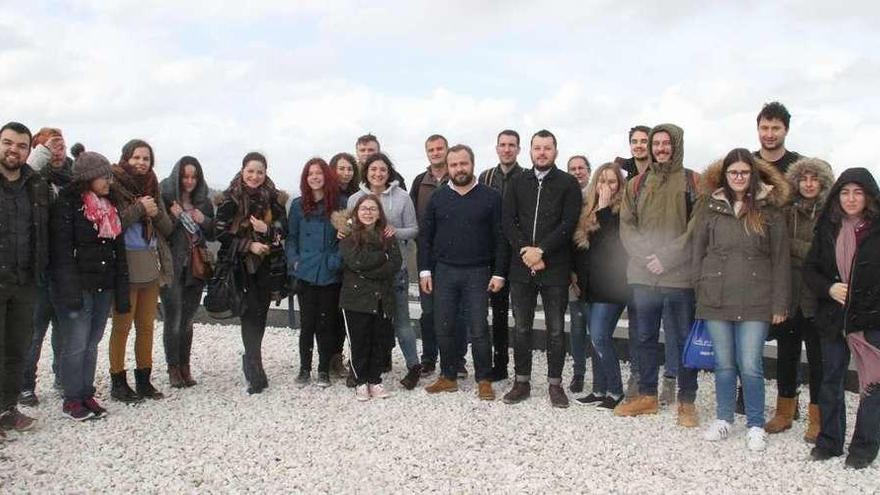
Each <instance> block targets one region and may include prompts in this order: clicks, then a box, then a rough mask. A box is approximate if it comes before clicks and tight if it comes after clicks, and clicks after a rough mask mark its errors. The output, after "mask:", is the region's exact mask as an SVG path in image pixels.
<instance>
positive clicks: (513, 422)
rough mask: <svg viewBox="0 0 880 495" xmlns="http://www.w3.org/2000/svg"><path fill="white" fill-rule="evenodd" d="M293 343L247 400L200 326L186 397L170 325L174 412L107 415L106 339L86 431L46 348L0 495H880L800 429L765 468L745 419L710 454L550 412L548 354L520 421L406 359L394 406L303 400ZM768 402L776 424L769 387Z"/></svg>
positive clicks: (347, 397) (284, 338) (584, 412)
mask: <svg viewBox="0 0 880 495" xmlns="http://www.w3.org/2000/svg"><path fill="white" fill-rule="evenodd" d="M109 331H110V330H109V326H108V329H107V336H109ZM296 335H297V334H296V332H295V331H291V330H288V329H270V330H269V331H268V332H267V335H266V340H265V342H264V359H265V368H266V372H267V373H268V375H269V388H268V389H267V390H266V392H264V393H263V394H261V395H255V396H248V395H247V394H246V393H245V392H244V382H243V377H242V374H241V371H240V363H241V360H240V352H241V341H240V337H239V333H238V328H237V327H228V326H218V325H197V327H196V337H195V344H194V358H193V369H194V375H195V378H196V379H197V380H198V381H199V385H197V386H196V387H194V388H190V389H183V390H176V389H172V388H170V387H169V386H168V380H167V375H166V374H165V366H164V357H163V352H162V345H161V324H159V325H158V326H157V332H156V345H155V362H156V363H157V366H156V368H157V372H156V373H155V374H156V377H157V380H156V382H157V384H158V386H159V387H160V388H161V389H162V390H163V391H164V392H165V393H166V394H167V395H168V397H167V398H166V399H165V400H163V401H159V402H148V403H144V404H141V405H138V406H125V405H122V404H119V403H116V402H112V401H110V400H109V376H108V372H107V336H105V339H104V341H103V342H102V343H101V346H100V356H99V361H98V363H99V365H98V368H99V373H98V385H97V386H98V395H99V396H100V397H99V398H100V399H102V400H103V401H104V404H105V406H106V407H107V408H108V409H109V410H110V415H109V416H108V417H107V418H106V419H103V420H98V421H88V422H85V423H75V422H73V421H71V420H69V419H65V418H63V417H61V402H60V398H59V397H58V396H57V395H56V393H55V392H54V391H53V390H52V388H51V384H52V379H51V371H50V367H49V360H51V352H50V350H49V347H48V341H49V339H46V347H45V350H44V353H43V356H45V357H46V358H45V361H44V362H43V363H41V364H42V366H41V367H40V376H39V385H38V390H37V392H38V395H39V396H40V398H41V404H40V406H39V407H37V408H23V411H24V412H26V413H28V414H33V415H35V416H36V417H37V418H39V428H38V429H36V430H35V431H33V432H29V433H26V434H20V435H17V434H11V436H10V438H9V439H7V441H6V442H5V443H4V444H0V493H56V492H67V493H70V492H73V493H99V492H109V493H150V492H163V493H184V492H269V493H279V492H285V493H290V492H306V493H323V492H326V493H355V492H366V493H416V492H442V493H473V492H477V493H518V492H528V493H564V492H578V493H584V492H586V493H596V492H622V493H636V492H640V493H669V492H672V491H673V490H674V491H676V492H682V493H709V492H711V493H792V492H805V493H823V494H827V493H842V492H846V493H870V492H875V493H876V492H880V481H878V475H880V467H878V464H877V463H875V464H874V465H873V466H872V467H870V468H868V469H866V470H863V471H860V472H857V471H853V470H850V469H845V468H844V465H843V459H842V458H840V459H836V460H832V461H829V462H825V463H814V462H810V461H809V460H808V453H809V446H808V445H807V444H805V443H804V442H803V441H802V440H801V437H802V435H803V432H804V428H805V423H804V421H799V422H797V423H796V426H795V427H794V428H793V429H792V430H790V431H789V432H786V433H784V434H781V435H773V436H771V437H770V438H769V446H768V449H767V451H766V452H764V453H761V454H754V453H750V452H748V451H747V450H746V448H745V442H744V438H743V437H744V434H745V427H744V425H743V423H742V418H741V417H739V418H738V421H739V422H738V424H737V426H736V429H735V431H734V434H733V436H732V437H731V438H730V439H728V440H727V441H725V442H721V443H718V444H711V443H707V442H705V441H703V440H702V438H701V429H693V430H685V429H682V428H679V427H677V426H675V416H674V411H673V410H672V409H668V408H667V409H665V410H662V411H661V413H660V414H659V415H657V416H653V417H646V418H616V417H613V416H612V415H611V414H610V413H607V412H604V411H600V410H596V409H594V408H592V407H586V406H578V405H576V404H573V405H572V407H570V408H569V409H566V410H558V409H553V408H551V407H550V404H549V402H548V400H547V394H546V378H545V377H544V376H543V375H544V373H545V372H546V365H545V360H544V358H543V357H542V356H541V355H540V354H538V353H536V356H535V373H534V381H533V396H532V398H531V399H530V400H529V401H527V402H525V403H522V404H519V405H515V406H508V405H505V404H504V403H502V402H501V401H500V396H501V394H502V393H503V392H505V391H506V390H507V388H508V387H509V383H507V382H502V383H498V384H496V386H495V389H496V392H497V393H498V396H499V400H497V401H495V402H491V403H487V402H481V401H479V400H477V398H476V397H475V396H474V385H473V383H472V381H470V380H467V381H465V382H464V383H463V387H462V389H463V390H462V391H460V392H459V393H455V394H444V395H441V396H428V395H427V394H426V393H425V392H424V390H421V389H416V390H414V391H411V392H410V391H405V390H401V389H400V387H399V386H398V384H397V380H398V379H399V378H400V376H399V375H400V374H401V370H402V369H403V363H402V357H401V356H400V355H399V353H398V352H397V351H395V363H394V364H395V372H393V373H391V374H390V375H387V376H386V380H385V383H386V384H387V385H390V387H391V388H392V389H393V390H394V391H395V392H396V394H395V396H394V397H392V398H390V399H386V400H381V401H377V400H373V401H370V402H368V403H359V402H356V401H355V399H354V392H353V391H352V390H350V389H347V388H345V385H344V383H342V382H341V381H340V382H336V383H334V384H333V386H332V387H331V388H329V389H325V390H322V389H319V388H317V387H316V386H314V385H310V386H307V387H297V386H295V385H294V383H293V378H294V372H295V371H296V370H297V368H298V361H299V358H298V353H297V349H296V348H297V345H296V342H297V339H296ZM132 340H133V339H132ZM130 345H131V342H130ZM129 360H130V361H131V360H133V353H132V352H131V351H130V352H129ZM315 362H316V363H317V359H316V360H315ZM570 369H571V367H570V365H567V366H566V374H567V375H568V373H570ZM587 376H589V373H588V374H587ZM568 378H569V376H566V377H565V380H566V384H567V380H568ZM587 386H588V388H589V384H588V385H587ZM700 387H701V391H700V394H699V399H698V407H699V411H700V418H701V420H702V422H703V423H704V424H706V423H708V421H709V420H710V419H711V418H712V417H713V416H714V414H713V411H714V395H713V382H712V377H711V375H703V376H702V377H701V379H700ZM767 390H768V393H767V395H768V397H767V404H768V412H769V410H770V409H771V408H772V403H773V401H775V387H774V386H773V383H772V382H769V383H768V387H767ZM847 402H848V408H849V411H850V412H851V413H852V412H853V411H854V410H855V406H856V404H857V397H856V396H855V395H853V394H847ZM803 407H805V406H804V405H802V408H803ZM849 424H850V428H851V425H852V424H853V417H852V414H850V417H849Z"/></svg>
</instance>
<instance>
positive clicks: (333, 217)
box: [330, 210, 351, 236]
mask: <svg viewBox="0 0 880 495" xmlns="http://www.w3.org/2000/svg"><path fill="white" fill-rule="evenodd" d="M350 219H351V212H350V211H349V210H336V211H334V212H333V213H331V214H330V223H331V224H332V225H333V228H335V229H336V231H337V232H339V233H340V234H342V235H345V236H348V235H349V234H351V222H350V221H349V220H350Z"/></svg>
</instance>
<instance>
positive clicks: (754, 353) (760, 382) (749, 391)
mask: <svg viewBox="0 0 880 495" xmlns="http://www.w3.org/2000/svg"><path fill="white" fill-rule="evenodd" d="M706 328H707V329H708V330H709V335H711V336H712V347H713V348H714V349H715V403H716V406H715V411H716V412H715V414H716V416H717V417H718V419H723V420H724V421H727V422H728V423H733V410H734V407H735V404H736V377H737V375H739V377H740V379H741V380H742V385H743V399H744V401H745V405H746V425H747V426H748V427H749V428H751V427H758V428H763V427H764V341H765V340H766V339H767V331H768V330H769V329H770V323H769V322H766V321H721V320H706ZM682 369H685V368H682Z"/></svg>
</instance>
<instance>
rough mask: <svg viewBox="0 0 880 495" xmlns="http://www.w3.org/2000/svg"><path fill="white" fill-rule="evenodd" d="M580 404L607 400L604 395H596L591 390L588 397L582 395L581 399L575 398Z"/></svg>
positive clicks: (596, 403)
mask: <svg viewBox="0 0 880 495" xmlns="http://www.w3.org/2000/svg"><path fill="white" fill-rule="evenodd" d="M575 400H576V401H577V402H578V403H580V404H594V405H598V404H599V403H600V402H602V401H603V400H605V396H604V395H596V394H595V393H594V392H590V395H588V396H586V397H581V398H580V399H575Z"/></svg>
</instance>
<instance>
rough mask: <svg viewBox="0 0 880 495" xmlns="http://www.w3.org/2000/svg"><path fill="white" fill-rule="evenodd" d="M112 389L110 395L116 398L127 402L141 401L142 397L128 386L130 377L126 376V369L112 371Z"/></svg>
mask: <svg viewBox="0 0 880 495" xmlns="http://www.w3.org/2000/svg"><path fill="white" fill-rule="evenodd" d="M110 380H111V383H112V385H111V389H110V397H112V398H113V399H114V400H118V401H120V402H125V403H135V402H140V401H141V400H142V399H141V397H140V396H139V395H138V394H137V393H136V392H135V391H134V390H132V389H131V387H129V386H128V379H127V378H126V377H125V371H120V372H119V373H110Z"/></svg>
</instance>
